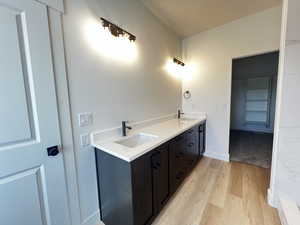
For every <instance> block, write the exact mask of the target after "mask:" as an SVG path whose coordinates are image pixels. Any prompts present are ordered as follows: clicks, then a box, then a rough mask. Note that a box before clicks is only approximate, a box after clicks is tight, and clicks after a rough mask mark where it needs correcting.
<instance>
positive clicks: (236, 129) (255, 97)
mask: <svg viewBox="0 0 300 225" xmlns="http://www.w3.org/2000/svg"><path fill="white" fill-rule="evenodd" d="M278 64H279V51H276V52H270V53H264V54H260V55H255V56H250V57H244V58H238V59H234V60H233V62H232V91H231V92H232V93H231V120H230V149H229V151H230V160H231V161H237V162H242V163H248V164H251V165H255V166H259V167H263V168H270V167H271V161H272V147H273V146H272V145H273V132H274V120H275V105H276V89H277V74H278Z"/></svg>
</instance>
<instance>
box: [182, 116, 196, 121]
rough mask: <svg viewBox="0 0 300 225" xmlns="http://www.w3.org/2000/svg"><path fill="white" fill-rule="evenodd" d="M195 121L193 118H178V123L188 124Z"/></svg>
mask: <svg viewBox="0 0 300 225" xmlns="http://www.w3.org/2000/svg"><path fill="white" fill-rule="evenodd" d="M195 120H196V119H193V118H187V117H183V118H180V119H179V121H180V122H189V121H195Z"/></svg>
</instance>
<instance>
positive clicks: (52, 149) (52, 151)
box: [47, 145, 59, 156]
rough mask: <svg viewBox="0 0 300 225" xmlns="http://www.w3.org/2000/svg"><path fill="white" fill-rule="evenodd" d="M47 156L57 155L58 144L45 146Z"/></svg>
mask: <svg viewBox="0 0 300 225" xmlns="http://www.w3.org/2000/svg"><path fill="white" fill-rule="evenodd" d="M47 153H48V156H57V155H58V154H59V149H58V145H56V146H52V147H49V148H47Z"/></svg>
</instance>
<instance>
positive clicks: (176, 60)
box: [173, 58, 185, 66]
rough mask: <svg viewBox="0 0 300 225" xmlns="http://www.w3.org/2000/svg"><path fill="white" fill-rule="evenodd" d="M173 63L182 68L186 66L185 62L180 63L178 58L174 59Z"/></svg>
mask: <svg viewBox="0 0 300 225" xmlns="http://www.w3.org/2000/svg"><path fill="white" fill-rule="evenodd" d="M173 62H174V63H177V64H178V65H180V66H185V64H184V62H182V61H180V60H179V59H177V58H174V59H173Z"/></svg>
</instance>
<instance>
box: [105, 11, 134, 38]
mask: <svg viewBox="0 0 300 225" xmlns="http://www.w3.org/2000/svg"><path fill="white" fill-rule="evenodd" d="M101 20H102V25H103V27H104V28H108V30H109V31H110V33H111V34H112V35H113V36H115V37H127V38H128V39H129V41H133V42H134V41H136V36H134V35H133V34H131V33H129V32H128V31H126V30H124V29H122V28H121V27H119V26H117V25H116V24H113V23H112V22H110V21H108V20H106V19H104V18H103V17H101Z"/></svg>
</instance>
